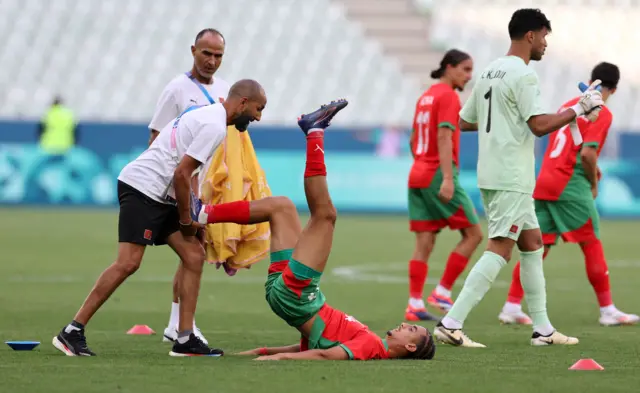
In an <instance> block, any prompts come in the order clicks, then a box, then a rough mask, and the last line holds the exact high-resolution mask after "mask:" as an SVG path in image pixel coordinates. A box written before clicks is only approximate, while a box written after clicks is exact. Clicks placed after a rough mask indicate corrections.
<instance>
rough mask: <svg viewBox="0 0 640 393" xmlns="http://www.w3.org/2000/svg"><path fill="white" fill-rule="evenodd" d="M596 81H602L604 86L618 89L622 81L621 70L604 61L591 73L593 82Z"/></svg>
mask: <svg viewBox="0 0 640 393" xmlns="http://www.w3.org/2000/svg"><path fill="white" fill-rule="evenodd" d="M596 79H600V80H601V81H602V83H601V85H602V86H604V87H608V88H609V89H615V88H616V87H618V82H619V81H620V69H619V68H618V66H617V65H615V64H611V63H607V62H604V61H603V62H602V63H600V64H598V65H597V66H595V67H594V68H593V70H592V71H591V81H594V80H596Z"/></svg>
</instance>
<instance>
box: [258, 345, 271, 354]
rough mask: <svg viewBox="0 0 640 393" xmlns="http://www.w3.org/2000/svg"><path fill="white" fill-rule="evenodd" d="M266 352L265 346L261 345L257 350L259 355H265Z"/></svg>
mask: <svg viewBox="0 0 640 393" xmlns="http://www.w3.org/2000/svg"><path fill="white" fill-rule="evenodd" d="M268 354H269V352H268V351H267V347H262V348H260V349H259V350H258V355H260V356H267V355H268Z"/></svg>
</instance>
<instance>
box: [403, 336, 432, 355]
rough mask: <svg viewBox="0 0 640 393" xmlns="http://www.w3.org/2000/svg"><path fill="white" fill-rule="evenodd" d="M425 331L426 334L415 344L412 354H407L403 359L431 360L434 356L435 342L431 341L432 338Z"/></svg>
mask: <svg viewBox="0 0 640 393" xmlns="http://www.w3.org/2000/svg"><path fill="white" fill-rule="evenodd" d="M426 330H427V334H426V335H425V336H422V338H421V339H420V342H419V343H418V344H416V350H415V351H413V352H409V353H408V354H407V356H405V357H404V359H415V360H431V359H433V357H434V356H435V354H436V342H435V341H433V336H432V335H431V333H430V332H429V329H426Z"/></svg>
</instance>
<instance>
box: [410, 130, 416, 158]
mask: <svg viewBox="0 0 640 393" xmlns="http://www.w3.org/2000/svg"><path fill="white" fill-rule="evenodd" d="M415 140H416V131H415V130H411V136H410V137H409V151H410V152H411V156H412V157H413V158H416V155H415V153H414V152H413V142H414V141H415Z"/></svg>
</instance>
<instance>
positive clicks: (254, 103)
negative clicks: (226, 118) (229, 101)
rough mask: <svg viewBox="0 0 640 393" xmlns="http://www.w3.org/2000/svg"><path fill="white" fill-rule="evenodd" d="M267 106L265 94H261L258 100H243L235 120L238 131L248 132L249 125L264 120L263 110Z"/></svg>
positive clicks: (234, 123)
mask: <svg viewBox="0 0 640 393" xmlns="http://www.w3.org/2000/svg"><path fill="white" fill-rule="evenodd" d="M266 104H267V99H266V97H265V96H264V93H261V94H260V96H259V97H257V98H256V99H246V98H243V100H242V102H241V104H240V106H239V108H238V115H237V116H236V118H235V119H234V120H233V125H234V126H235V127H236V128H237V129H238V131H240V132H242V131H246V130H247V128H248V127H249V123H251V122H252V121H260V119H261V118H262V110H263V109H264V107H265V106H266Z"/></svg>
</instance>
